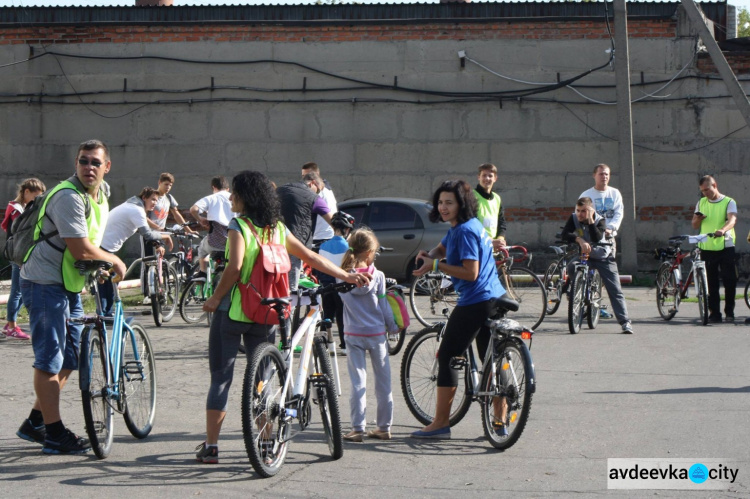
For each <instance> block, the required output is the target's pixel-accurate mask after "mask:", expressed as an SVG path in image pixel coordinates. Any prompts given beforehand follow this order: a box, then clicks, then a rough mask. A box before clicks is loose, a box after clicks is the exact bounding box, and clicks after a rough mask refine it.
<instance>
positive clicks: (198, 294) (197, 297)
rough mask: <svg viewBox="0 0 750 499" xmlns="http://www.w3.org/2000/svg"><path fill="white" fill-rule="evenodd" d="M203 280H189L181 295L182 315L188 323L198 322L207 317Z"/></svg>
mask: <svg viewBox="0 0 750 499" xmlns="http://www.w3.org/2000/svg"><path fill="white" fill-rule="evenodd" d="M204 285H205V283H204V282H202V281H189V282H188V283H187V286H185V290H184V291H183V292H182V296H181V297H180V316H182V319H183V320H184V321H185V322H187V323H188V324H197V323H199V322H200V321H202V320H204V319H205V318H206V312H204V311H203V302H205V301H206V300H204V299H203V286H204Z"/></svg>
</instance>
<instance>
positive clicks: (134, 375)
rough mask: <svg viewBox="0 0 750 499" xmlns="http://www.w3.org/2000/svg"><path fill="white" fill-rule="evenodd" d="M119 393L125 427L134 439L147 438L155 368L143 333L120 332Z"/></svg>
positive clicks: (153, 411) (153, 404)
mask: <svg viewBox="0 0 750 499" xmlns="http://www.w3.org/2000/svg"><path fill="white" fill-rule="evenodd" d="M120 383H121V386H120V393H121V394H122V397H123V399H124V401H125V413H124V416H125V425H126V426H127V427H128V430H129V431H130V433H131V434H132V435H133V436H134V437H135V438H146V437H147V436H148V434H149V433H151V429H152V428H153V426H154V416H155V414H156V364H155V362H154V350H153V348H151V340H149V338H148V335H147V334H146V330H145V329H143V327H142V326H140V325H139V324H133V325H132V332H131V331H130V330H128V328H127V327H125V326H123V328H122V372H121V373H120Z"/></svg>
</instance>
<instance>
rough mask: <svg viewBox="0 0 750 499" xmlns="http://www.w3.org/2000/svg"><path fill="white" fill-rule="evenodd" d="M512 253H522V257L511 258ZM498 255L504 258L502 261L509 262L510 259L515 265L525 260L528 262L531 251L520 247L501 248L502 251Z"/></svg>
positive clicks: (514, 256)
mask: <svg viewBox="0 0 750 499" xmlns="http://www.w3.org/2000/svg"><path fill="white" fill-rule="evenodd" d="M511 251H513V252H520V253H521V255H520V256H516V255H513V256H512V257H511V256H510V252H511ZM497 253H498V255H502V257H503V258H502V259H503V260H507V259H509V258H510V259H512V260H513V263H521V262H523V261H524V260H526V259H527V258H528V257H529V250H527V249H526V248H525V247H523V246H518V245H516V246H506V247H505V248H500V250H498V252H497Z"/></svg>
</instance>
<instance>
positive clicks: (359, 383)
mask: <svg viewBox="0 0 750 499" xmlns="http://www.w3.org/2000/svg"><path fill="white" fill-rule="evenodd" d="M367 352H369V353H370V362H371V363H372V372H373V374H374V375H375V398H376V400H377V401H378V417H377V425H378V429H380V430H383V431H390V430H391V423H393V392H392V391H391V362H390V359H389V355H388V339H387V337H386V335H385V334H380V335H378V336H354V335H351V334H347V335H346V365H347V368H348V370H349V378H350V379H351V382H352V393H351V395H350V396H349V412H350V414H351V418H352V429H353V430H355V431H365V427H366V426H367V418H366V409H367V397H366V389H367V367H366V360H367Z"/></svg>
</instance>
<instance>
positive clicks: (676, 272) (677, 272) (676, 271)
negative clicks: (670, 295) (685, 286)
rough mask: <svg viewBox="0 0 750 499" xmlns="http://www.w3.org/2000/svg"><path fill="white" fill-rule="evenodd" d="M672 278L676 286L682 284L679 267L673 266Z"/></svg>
mask: <svg viewBox="0 0 750 499" xmlns="http://www.w3.org/2000/svg"><path fill="white" fill-rule="evenodd" d="M674 280H675V282H676V283H677V285H678V286H679V285H681V284H682V272H680V267H675V269H674Z"/></svg>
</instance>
